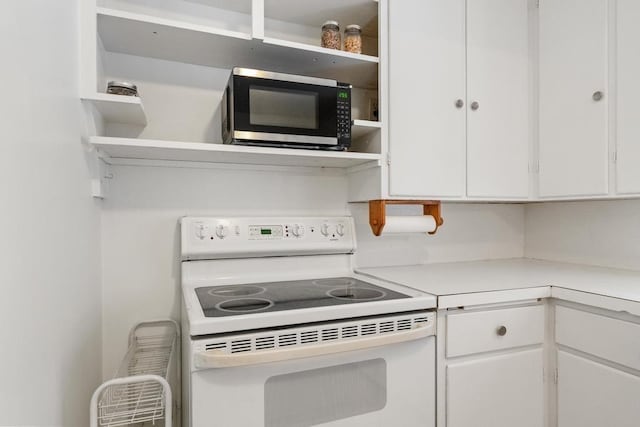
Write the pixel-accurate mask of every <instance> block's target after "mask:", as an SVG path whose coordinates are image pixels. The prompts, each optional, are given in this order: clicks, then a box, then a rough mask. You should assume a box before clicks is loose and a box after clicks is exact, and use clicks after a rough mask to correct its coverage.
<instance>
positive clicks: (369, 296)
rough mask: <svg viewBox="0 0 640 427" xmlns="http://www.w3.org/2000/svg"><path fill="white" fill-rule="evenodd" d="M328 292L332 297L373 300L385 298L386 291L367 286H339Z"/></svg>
mask: <svg viewBox="0 0 640 427" xmlns="http://www.w3.org/2000/svg"><path fill="white" fill-rule="evenodd" d="M327 294H328V295H329V296H331V297H334V298H338V299H343V300H352V301H371V300H375V299H380V298H384V296H385V295H386V292H384V291H379V290H377V289H367V288H352V287H349V288H339V289H331V290H330V291H329V292H327Z"/></svg>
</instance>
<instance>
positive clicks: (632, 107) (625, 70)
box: [615, 0, 640, 194]
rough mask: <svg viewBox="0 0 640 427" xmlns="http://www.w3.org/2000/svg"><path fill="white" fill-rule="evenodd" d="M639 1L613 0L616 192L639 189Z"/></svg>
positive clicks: (622, 192) (635, 191) (639, 190)
mask: <svg viewBox="0 0 640 427" xmlns="http://www.w3.org/2000/svg"><path fill="white" fill-rule="evenodd" d="M638 22H640V2H638V1H637V0H617V2H616V44H617V45H616V49H615V51H616V57H617V61H616V97H617V103H616V141H617V156H616V157H617V162H616V168H617V176H616V178H617V185H616V187H617V192H618V193H621V194H630V193H640V167H638V165H640V123H639V122H638V118H639V117H640V102H639V100H640V79H639V78H638V76H640V26H639V25H638Z"/></svg>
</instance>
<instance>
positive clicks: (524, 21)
mask: <svg viewBox="0 0 640 427" xmlns="http://www.w3.org/2000/svg"><path fill="white" fill-rule="evenodd" d="M528 4H529V2H528V1H527V0H517V1H510V0H499V1H488V0H478V1H476V0H474V1H473V2H465V1H464V0H453V1H447V2H442V1H437V0H428V1H424V0H410V1H404V0H403V1H397V0H396V1H390V2H389V58H390V59H389V144H390V169H389V174H390V187H389V190H390V191H389V192H390V194H391V195H392V196H416V197H434V198H464V197H466V196H468V197H471V198H473V197H484V198H506V199H509V198H526V197H527V195H528V152H529V134H530V129H529V87H530V86H529V59H528V58H529V43H528V40H529V27H528V22H529V13H528Z"/></svg>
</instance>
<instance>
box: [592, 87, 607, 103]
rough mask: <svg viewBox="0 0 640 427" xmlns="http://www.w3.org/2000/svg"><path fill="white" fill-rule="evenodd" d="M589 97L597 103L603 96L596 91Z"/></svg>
mask: <svg viewBox="0 0 640 427" xmlns="http://www.w3.org/2000/svg"><path fill="white" fill-rule="evenodd" d="M591 97H592V98H593V100H594V101H596V102H597V101H600V100H601V99H602V98H603V97H604V94H603V93H602V92H601V91H599V90H597V91H595V92H593V95H592V96H591Z"/></svg>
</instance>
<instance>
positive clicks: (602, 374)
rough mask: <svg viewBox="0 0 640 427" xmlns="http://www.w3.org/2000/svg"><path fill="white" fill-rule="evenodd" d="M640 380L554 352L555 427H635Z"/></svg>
mask: <svg viewBox="0 0 640 427" xmlns="http://www.w3.org/2000/svg"><path fill="white" fill-rule="evenodd" d="M638 402H640V377H637V376H635V375H632V374H630V373H627V372H624V371H621V370H618V369H614V368H611V367H609V366H605V365H603V364H600V363H598V362H594V361H591V360H588V359H586V358H583V357H580V356H576V355H573V354H570V353H568V352H565V351H558V427H602V426H615V427H637V426H638V423H639V420H640V405H638Z"/></svg>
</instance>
